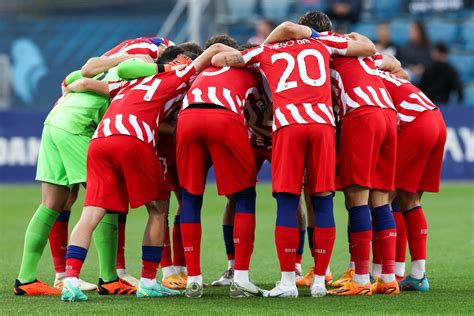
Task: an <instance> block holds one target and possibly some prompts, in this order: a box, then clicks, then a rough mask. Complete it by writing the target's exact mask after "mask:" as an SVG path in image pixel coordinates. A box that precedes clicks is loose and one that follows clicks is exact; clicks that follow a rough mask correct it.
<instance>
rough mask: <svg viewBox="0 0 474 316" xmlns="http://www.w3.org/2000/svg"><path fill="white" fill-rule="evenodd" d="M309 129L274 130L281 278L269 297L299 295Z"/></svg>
mask: <svg viewBox="0 0 474 316" xmlns="http://www.w3.org/2000/svg"><path fill="white" fill-rule="evenodd" d="M306 134H307V129H306V126H304V125H289V126H285V127H283V128H281V129H279V130H277V131H276V132H274V133H273V148H272V189H273V195H274V197H275V199H276V201H277V219H276V227H275V243H276V248H277V254H278V260H279V262H280V270H281V280H280V282H279V284H278V285H277V286H276V287H275V288H273V289H272V290H271V291H268V292H266V293H264V295H265V296H267V297H297V296H298V289H297V288H296V275H295V264H296V250H297V248H298V244H299V232H298V231H299V230H298V219H297V210H298V205H299V203H300V194H301V183H302V181H303V174H304V169H305V165H304V163H305V159H306V158H305V157H306V148H307V145H308V141H307V135H306Z"/></svg>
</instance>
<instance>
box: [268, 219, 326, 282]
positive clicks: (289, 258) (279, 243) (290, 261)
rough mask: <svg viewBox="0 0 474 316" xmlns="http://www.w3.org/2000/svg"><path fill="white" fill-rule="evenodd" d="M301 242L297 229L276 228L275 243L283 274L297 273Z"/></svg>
mask: <svg viewBox="0 0 474 316" xmlns="http://www.w3.org/2000/svg"><path fill="white" fill-rule="evenodd" d="M299 242H300V235H299V231H298V228H297V227H295V228H293V227H285V226H278V225H277V226H276V227H275V243H276V248H277V253H278V259H279V260H280V269H281V271H282V272H293V271H295V263H296V249H297V248H298V244H299ZM324 272H326V271H324ZM323 274H324V273H323Z"/></svg>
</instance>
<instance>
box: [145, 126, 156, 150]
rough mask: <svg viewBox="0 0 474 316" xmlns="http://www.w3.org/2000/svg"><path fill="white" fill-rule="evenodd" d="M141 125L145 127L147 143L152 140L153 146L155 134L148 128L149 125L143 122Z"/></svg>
mask: <svg viewBox="0 0 474 316" xmlns="http://www.w3.org/2000/svg"><path fill="white" fill-rule="evenodd" d="M143 127H145V132H146V136H147V137H148V143H151V142H153V146H155V135H153V131H152V130H151V128H150V125H148V124H147V123H145V122H143Z"/></svg>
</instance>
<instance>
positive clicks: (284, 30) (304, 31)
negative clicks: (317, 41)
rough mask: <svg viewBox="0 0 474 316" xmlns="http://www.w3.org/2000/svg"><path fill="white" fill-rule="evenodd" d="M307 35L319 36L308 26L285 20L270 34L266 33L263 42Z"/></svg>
mask: <svg viewBox="0 0 474 316" xmlns="http://www.w3.org/2000/svg"><path fill="white" fill-rule="evenodd" d="M308 37H319V33H318V32H316V31H315V30H313V29H312V28H310V27H308V26H305V25H300V24H296V23H293V22H289V21H286V22H283V23H281V24H280V25H278V26H277V27H276V28H275V29H274V30H273V31H272V32H271V33H270V35H268V37H267V38H266V39H265V42H264V44H268V43H274V42H283V41H287V40H291V39H295V40H296V39H303V38H308Z"/></svg>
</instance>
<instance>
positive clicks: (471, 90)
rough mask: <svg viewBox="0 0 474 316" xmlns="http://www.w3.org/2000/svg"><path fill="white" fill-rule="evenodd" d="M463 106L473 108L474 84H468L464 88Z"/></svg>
mask: <svg viewBox="0 0 474 316" xmlns="http://www.w3.org/2000/svg"><path fill="white" fill-rule="evenodd" d="M464 104H465V105H468V106H474V84H470V85H468V86H466V88H464Z"/></svg>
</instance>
